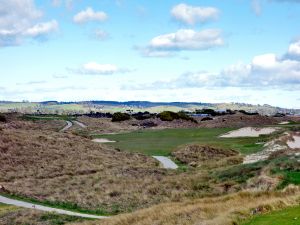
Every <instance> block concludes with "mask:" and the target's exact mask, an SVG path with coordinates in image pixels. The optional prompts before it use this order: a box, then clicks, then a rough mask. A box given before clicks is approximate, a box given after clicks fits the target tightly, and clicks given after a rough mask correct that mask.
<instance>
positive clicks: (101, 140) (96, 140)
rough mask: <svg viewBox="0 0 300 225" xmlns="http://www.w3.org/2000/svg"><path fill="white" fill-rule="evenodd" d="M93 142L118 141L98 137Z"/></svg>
mask: <svg viewBox="0 0 300 225" xmlns="http://www.w3.org/2000/svg"><path fill="white" fill-rule="evenodd" d="M92 141H93V142H97V143H114V142H116V141H112V140H108V139H106V138H97V139H93V140H92Z"/></svg>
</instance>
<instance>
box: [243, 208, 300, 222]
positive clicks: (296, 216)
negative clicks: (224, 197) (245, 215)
mask: <svg viewBox="0 0 300 225" xmlns="http://www.w3.org/2000/svg"><path fill="white" fill-rule="evenodd" d="M279 224H282V225H283V224H288V225H299V224H300V205H299V206H296V207H290V208H286V209H283V210H280V211H275V212H271V213H268V214H265V215H259V216H255V217H253V218H252V219H251V220H249V221H247V222H245V223H243V225H279Z"/></svg>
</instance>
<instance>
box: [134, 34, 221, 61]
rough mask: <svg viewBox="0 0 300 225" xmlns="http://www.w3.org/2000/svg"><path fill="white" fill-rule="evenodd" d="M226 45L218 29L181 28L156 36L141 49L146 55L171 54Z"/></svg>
mask: <svg viewBox="0 0 300 225" xmlns="http://www.w3.org/2000/svg"><path fill="white" fill-rule="evenodd" d="M222 45H224V40H223V38H222V32H221V31H220V30H217V29H207V30H202V31H194V30H191V29H181V30H178V31H177V32H175V33H169V34H163V35H160V36H157V37H154V38H153V39H152V40H151V41H150V43H149V44H148V46H146V47H144V48H141V49H140V50H141V51H142V53H143V54H144V55H146V56H151V55H153V56H169V55H172V51H183V50H207V49H211V48H215V47H219V46H222Z"/></svg>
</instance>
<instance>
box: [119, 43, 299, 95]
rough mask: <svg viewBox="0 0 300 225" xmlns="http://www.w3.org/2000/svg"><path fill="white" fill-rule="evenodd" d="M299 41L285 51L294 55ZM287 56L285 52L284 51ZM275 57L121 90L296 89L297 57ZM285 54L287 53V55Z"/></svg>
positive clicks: (271, 54)
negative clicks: (214, 71)
mask: <svg viewBox="0 0 300 225" xmlns="http://www.w3.org/2000/svg"><path fill="white" fill-rule="evenodd" d="M298 45H299V41H296V42H294V43H291V44H290V46H289V49H288V53H293V54H298V53H299V52H298V47H299V46H298ZM286 55H288V54H286ZM286 55H284V57H282V56H277V55H275V54H273V53H269V54H264V55H258V56H255V57H253V59H252V61H251V62H250V63H248V64H245V63H237V64H234V65H230V66H228V67H227V68H225V69H223V70H222V71H220V72H218V73H210V72H207V71H200V72H186V73H184V74H182V75H181V76H179V77H177V78H175V79H171V80H160V81H156V82H153V83H148V84H134V85H128V86H127V87H124V88H125V89H137V90H143V89H146V90H147V89H150V90H152V89H179V88H196V87H197V88H201V87H210V88H215V87H248V88H257V87H263V88H266V89H268V88H279V89H288V90H295V89H299V88H300V57H298V58H297V57H287V56H286ZM288 56H289V55H288Z"/></svg>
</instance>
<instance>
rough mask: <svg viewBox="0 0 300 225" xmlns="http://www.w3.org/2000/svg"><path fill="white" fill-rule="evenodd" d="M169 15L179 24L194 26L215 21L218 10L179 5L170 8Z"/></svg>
mask: <svg viewBox="0 0 300 225" xmlns="http://www.w3.org/2000/svg"><path fill="white" fill-rule="evenodd" d="M171 15H172V17H173V18H174V19H176V20H178V21H180V22H183V23H186V24H189V25H194V24H196V23H204V22H207V21H210V20H216V19H217V18H218V16H219V10H218V9H216V8H213V7H198V6H190V5H187V4H184V3H181V4H178V5H176V6H174V7H173V8H172V10H171Z"/></svg>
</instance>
